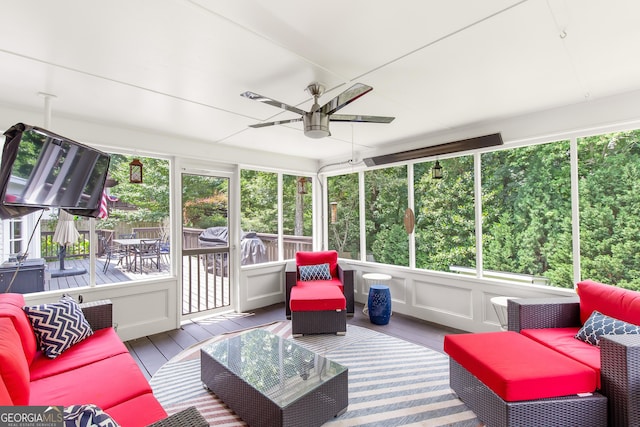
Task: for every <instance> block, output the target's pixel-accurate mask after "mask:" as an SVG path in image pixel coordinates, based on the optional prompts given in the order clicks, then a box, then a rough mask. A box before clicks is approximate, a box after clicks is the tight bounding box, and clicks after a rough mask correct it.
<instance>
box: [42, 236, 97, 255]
mask: <svg viewBox="0 0 640 427" xmlns="http://www.w3.org/2000/svg"><path fill="white" fill-rule="evenodd" d="M78 233H80V238H79V239H78V242H77V243H75V244H73V245H67V255H66V256H65V259H67V258H89V231H88V230H80V231H78ZM53 234H54V232H53V231H41V232H40V258H44V259H45V260H47V261H54V260H56V259H57V258H58V251H59V250H60V245H59V244H58V243H56V242H54V241H53Z"/></svg>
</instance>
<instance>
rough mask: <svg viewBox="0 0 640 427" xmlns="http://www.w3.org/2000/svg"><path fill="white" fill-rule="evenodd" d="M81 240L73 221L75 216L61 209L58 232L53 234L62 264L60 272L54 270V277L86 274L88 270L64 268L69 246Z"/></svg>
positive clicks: (52, 273) (52, 274)
mask: <svg viewBox="0 0 640 427" xmlns="http://www.w3.org/2000/svg"><path fill="white" fill-rule="evenodd" d="M79 238H80V233H78V230H77V229H76V225H75V223H74V221H73V215H71V214H70V213H69V212H67V211H65V210H62V209H60V210H59V214H58V225H57V226H56V231H55V232H54V233H53V241H54V242H55V243H57V244H58V245H60V250H59V251H58V259H59V262H60V269H59V270H52V271H51V276H52V277H60V276H75V275H77V274H84V273H86V272H87V270H85V269H84V268H83V269H78V268H67V269H66V268H65V267H64V257H65V255H66V253H67V245H73V244H75V243H76V242H77V241H78V239H79Z"/></svg>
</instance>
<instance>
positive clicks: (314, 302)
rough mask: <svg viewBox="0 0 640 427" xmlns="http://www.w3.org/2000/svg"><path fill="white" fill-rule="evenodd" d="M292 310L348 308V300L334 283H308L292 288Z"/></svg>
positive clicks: (290, 303)
mask: <svg viewBox="0 0 640 427" xmlns="http://www.w3.org/2000/svg"><path fill="white" fill-rule="evenodd" d="M289 306H290V307H291V311H327V310H346V309H347V300H346V298H345V297H344V294H343V293H342V291H341V290H340V289H339V288H338V287H337V286H334V285H319V284H315V285H307V286H298V285H296V286H294V287H293V288H291V299H290V302H289Z"/></svg>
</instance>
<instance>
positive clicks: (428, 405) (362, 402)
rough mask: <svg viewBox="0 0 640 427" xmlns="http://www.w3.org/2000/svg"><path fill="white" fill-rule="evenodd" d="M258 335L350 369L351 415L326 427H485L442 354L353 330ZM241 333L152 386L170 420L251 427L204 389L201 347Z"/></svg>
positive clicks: (287, 326)
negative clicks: (184, 416)
mask: <svg viewBox="0 0 640 427" xmlns="http://www.w3.org/2000/svg"><path fill="white" fill-rule="evenodd" d="M260 328H261V329H266V330H269V331H271V332H273V333H275V334H278V335H280V336H283V337H285V338H290V339H293V340H295V342H296V343H298V344H300V345H302V346H304V347H306V348H308V349H309V350H311V351H313V352H315V353H319V354H322V355H323V356H326V357H328V358H329V359H331V360H334V361H336V362H338V363H340V364H343V365H345V366H347V367H348V368H349V407H348V409H347V412H345V413H344V414H342V415H341V416H340V417H338V418H335V419H334V420H332V421H330V422H328V423H326V424H325V425H326V426H329V427H343V426H345V427H346V426H384V427H391V426H434V427H435V426H454V427H472V426H473V427H475V426H478V425H480V423H479V421H478V420H477V419H476V417H475V415H474V413H473V412H471V411H470V410H469V409H468V408H467V407H466V406H465V405H464V404H463V403H462V402H461V401H460V400H459V399H457V398H456V397H455V395H454V394H453V393H452V391H451V389H450V388H449V359H448V357H447V356H445V355H443V354H441V353H438V352H436V351H433V350H430V349H427V348H425V347H422V346H419V345H416V344H412V343H409V342H406V341H403V340H400V339H398V338H394V337H390V336H388V335H384V334H381V333H379V332H376V331H372V330H370V329H366V328H361V327H357V326H351V325H347V333H346V335H345V336H336V335H311V336H304V337H299V338H291V322H288V321H287V322H275V323H272V324H269V325H264V326H261V327H260ZM237 333H240V332H235V333H231V334H224V335H219V336H216V337H214V338H212V339H210V340H207V341H206V342H204V343H200V344H198V345H196V346H194V347H191V348H189V349H187V350H185V351H183V352H182V353H180V354H179V355H178V356H176V357H174V358H173V359H172V360H170V361H169V362H167V363H166V364H165V365H164V366H163V367H162V368H160V369H159V370H158V372H157V373H156V374H155V375H154V376H153V378H152V379H151V381H150V383H151V386H152V388H153V391H154V393H155V395H156V397H157V398H158V400H159V401H160V403H161V404H162V405H163V406H164V408H165V409H166V410H167V412H168V413H169V414H173V413H175V412H178V411H180V410H182V409H185V408H187V407H189V406H194V405H195V406H196V407H197V408H198V410H199V411H200V413H202V415H203V416H204V417H205V418H206V419H207V420H208V421H209V423H210V424H211V425H212V426H244V425H246V424H245V423H244V422H243V421H242V420H241V419H240V418H239V417H238V416H237V415H236V414H235V413H234V412H233V411H232V410H231V409H229V407H228V406H226V405H225V404H224V403H223V402H222V401H220V400H219V399H218V398H217V397H216V396H215V395H214V394H212V393H210V392H208V391H207V390H206V389H204V388H203V387H202V383H201V382H200V347H201V346H202V345H205V344H208V343H212V342H215V341H219V340H223V339H226V338H229V337H230V336H233V335H235V334H237ZM301 427H303V426H301Z"/></svg>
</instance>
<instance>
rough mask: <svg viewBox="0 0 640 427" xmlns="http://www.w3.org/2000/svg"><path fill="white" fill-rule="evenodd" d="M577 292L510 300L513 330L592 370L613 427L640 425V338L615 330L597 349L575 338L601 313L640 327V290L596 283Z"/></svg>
mask: <svg viewBox="0 0 640 427" xmlns="http://www.w3.org/2000/svg"><path fill="white" fill-rule="evenodd" d="M576 291H577V294H578V296H577V297H573V298H541V299H514V300H509V302H508V307H507V311H508V323H509V324H508V328H509V330H512V331H516V332H519V333H521V334H522V335H524V336H526V337H528V338H530V339H532V340H534V341H536V342H537V343H539V344H541V345H544V346H547V347H549V348H552V349H553V350H555V351H557V352H558V353H560V354H563V355H564V356H566V357H568V358H571V359H573V360H576V361H578V362H580V363H582V364H584V365H586V366H589V367H590V368H591V369H593V370H594V371H595V372H596V373H597V376H596V379H597V388H598V389H599V391H600V393H602V394H603V395H604V396H606V397H607V400H608V411H607V412H608V418H609V425H610V426H640V405H638V403H637V402H638V401H640V334H637V331H633V332H632V333H631V334H625V333H622V331H621V330H617V331H612V330H610V331H608V333H610V334H609V335H603V336H601V337H600V339H599V345H597V346H596V345H591V344H588V343H586V342H584V341H582V340H579V339H576V338H575V336H576V334H577V333H578V332H579V331H580V330H581V328H583V326H585V323H586V322H588V320H589V318H590V317H591V316H592V315H593V314H594V312H596V311H597V312H599V313H602V314H603V315H605V316H608V317H610V318H613V319H618V320H620V321H622V322H625V323H627V324H630V325H631V326H634V325H640V292H637V291H631V290H627V289H623V288H618V287H616V286H610V285H606V284H603V283H598V282H594V281H592V280H584V281H582V282H579V283H578V284H577V287H576Z"/></svg>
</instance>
